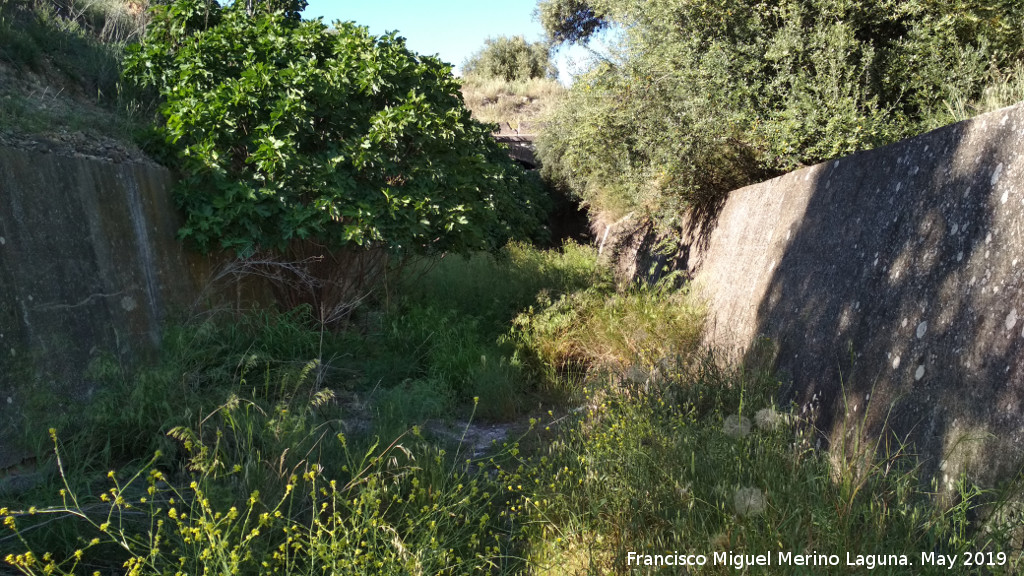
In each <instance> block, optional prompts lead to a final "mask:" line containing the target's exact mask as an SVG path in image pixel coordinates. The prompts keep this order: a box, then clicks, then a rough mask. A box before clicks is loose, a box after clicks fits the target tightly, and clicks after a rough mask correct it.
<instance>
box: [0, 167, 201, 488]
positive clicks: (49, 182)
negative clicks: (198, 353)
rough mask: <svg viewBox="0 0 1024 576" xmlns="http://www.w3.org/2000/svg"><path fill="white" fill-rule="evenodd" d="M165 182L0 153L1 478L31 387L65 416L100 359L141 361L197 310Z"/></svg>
mask: <svg viewBox="0 0 1024 576" xmlns="http://www.w3.org/2000/svg"><path fill="white" fill-rule="evenodd" d="M172 183H173V180H172V177H171V174H170V173H169V172H168V171H167V170H165V169H163V168H161V167H159V166H156V165H153V164H149V163H140V162H125V163H113V162H110V161H101V160H98V159H92V158H83V157H78V158H76V157H69V156H64V155H58V154H46V153H40V152H31V151H25V150H19V149H14V148H6V147H0V471H2V470H3V469H5V468H6V467H8V466H10V465H13V464H15V463H16V460H17V459H18V456H20V455H21V454H23V452H22V451H21V450H20V449H19V447H18V446H17V442H16V439H17V437H18V434H16V433H14V432H13V430H17V429H20V428H23V425H24V422H22V420H23V419H24V418H25V417H26V416H25V414H26V411H24V410H23V407H24V405H25V403H26V402H29V401H31V400H30V395H29V394H27V392H28V390H29V388H32V389H33V390H34V393H33V394H32V395H31V396H32V398H40V397H44V396H46V395H45V394H39V392H40V391H43V392H49V393H51V395H52V397H53V398H54V399H55V400H54V401H55V402H59V403H60V404H61V406H58V405H54V406H53V408H54V409H55V410H56V409H60V408H65V409H73V408H74V405H75V403H76V402H77V401H81V400H83V399H85V398H87V397H88V396H89V395H90V394H91V393H92V392H93V383H91V382H89V381H88V379H87V378H86V377H85V376H84V372H85V370H86V368H87V367H88V365H89V362H90V361H91V360H92V359H93V358H94V357H95V356H96V355H97V354H98V353H100V352H113V353H115V354H117V355H119V356H120V357H121V358H123V359H126V360H127V359H137V358H139V357H140V355H144V354H145V353H146V352H147V351H150V350H152V349H153V348H154V345H155V344H156V343H157V341H158V339H159V329H160V325H161V322H162V321H163V320H164V319H165V318H166V317H167V315H168V314H172V313H174V312H175V311H184V310H185V309H187V308H188V307H190V306H192V305H193V304H194V300H195V298H196V296H197V290H196V288H197V286H198V284H199V280H198V279H199V278H200V277H202V276H203V274H204V273H205V271H204V270H199V269H197V268H196V266H194V265H190V264H189V260H188V258H186V255H185V253H184V252H183V250H182V248H181V245H180V243H179V242H178V241H177V240H176V237H175V234H176V232H177V229H178V227H179V224H180V222H179V219H178V216H177V214H178V213H177V210H176V209H175V207H174V205H173V203H172V201H171V197H170V188H171V185H172ZM199 265H200V266H201V265H202V264H201V263H199ZM41 388H42V389H44V390H40V389H41Z"/></svg>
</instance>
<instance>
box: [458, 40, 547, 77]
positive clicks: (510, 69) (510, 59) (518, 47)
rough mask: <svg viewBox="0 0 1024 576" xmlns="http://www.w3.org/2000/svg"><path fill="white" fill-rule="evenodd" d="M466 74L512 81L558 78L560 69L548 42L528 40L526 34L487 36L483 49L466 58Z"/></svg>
mask: <svg viewBox="0 0 1024 576" xmlns="http://www.w3.org/2000/svg"><path fill="white" fill-rule="evenodd" d="M462 74H463V75H464V76H482V77H484V78H500V79H502V80H505V81H506V82H512V81H515V80H518V81H525V80H531V79H534V78H554V77H555V74H556V70H555V66H554V65H553V64H552V63H551V60H550V57H549V55H548V47H547V44H545V43H544V42H527V41H526V39H525V38H523V37H522V36H512V37H511V38H510V37H508V36H499V37H497V38H489V39H487V41H486V42H485V43H484V46H483V48H481V49H480V50H479V51H477V53H476V54H473V55H472V56H470V57H469V58H468V59H466V61H465V62H464V63H463V64H462Z"/></svg>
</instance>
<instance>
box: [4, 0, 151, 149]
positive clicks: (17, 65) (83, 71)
mask: <svg viewBox="0 0 1024 576" xmlns="http://www.w3.org/2000/svg"><path fill="white" fill-rule="evenodd" d="M148 6H149V3H148V2H147V1H143V0H140V1H134V0H93V1H90V2H63V1H59V0H26V1H17V2H16V1H11V0H5V1H3V2H0V77H2V78H3V80H4V86H3V87H0V128H4V129H7V130H13V131H16V132H24V133H35V132H43V131H52V130H55V129H56V128H63V129H65V130H71V131H79V130H82V131H89V132H92V133H98V134H103V135H107V136H113V137H117V138H125V139H127V138H128V137H130V136H131V135H132V133H133V132H135V131H136V130H137V127H136V126H135V122H136V120H135V117H136V116H137V115H138V112H139V107H140V105H139V103H138V102H137V101H135V100H134V99H133V97H132V95H128V94H125V93H123V92H122V90H121V86H120V75H121V63H120V61H121V56H122V53H123V51H124V48H125V46H126V45H127V44H128V43H130V42H133V41H136V40H137V39H138V38H139V36H140V34H141V33H142V31H143V30H144V29H145V25H146V21H147V16H146V10H147V8H148Z"/></svg>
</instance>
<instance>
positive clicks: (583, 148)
mask: <svg viewBox="0 0 1024 576" xmlns="http://www.w3.org/2000/svg"><path fill="white" fill-rule="evenodd" d="M1022 6H1024V5H1022V4H1020V3H1014V2H996V3H971V2H968V3H964V2H959V3H942V2H931V1H924V0H915V1H910V2H905V1H898V2H897V1H879V2H836V1H833V0H787V1H784V2H751V1H746V0H736V1H733V0H729V1H726V2H693V1H689V0H657V1H653V2H608V1H604V0H591V1H587V2H581V1H579V0H545V1H543V2H541V4H540V14H541V18H542V22H543V23H544V24H545V26H546V27H547V29H548V33H549V35H550V37H551V38H552V39H553V40H554V41H556V42H578V41H585V40H586V39H587V38H589V37H590V36H591V35H592V34H594V33H595V32H596V31H599V30H602V29H604V28H606V27H608V26H617V28H616V29H617V30H618V31H619V33H618V36H617V37H619V38H621V43H620V45H619V46H618V47H617V49H616V50H615V51H614V53H613V54H612V56H611V57H610V58H609V59H607V60H604V61H601V62H600V63H598V64H597V65H596V66H595V67H594V69H593V70H592V71H591V72H590V73H588V74H586V75H584V76H582V77H580V78H578V79H577V81H576V83H575V85H574V86H573V88H572V90H571V91H570V93H569V97H568V98H567V99H566V101H565V103H564V105H562V106H560V107H559V108H558V109H557V111H556V112H555V113H554V114H553V116H552V118H551V119H550V122H549V124H548V128H547V130H546V131H545V134H544V135H543V138H542V140H541V141H540V142H539V152H540V156H541V161H542V162H543V164H544V166H545V170H546V171H547V174H548V175H549V176H551V177H552V178H555V179H557V180H560V181H563V182H565V183H566V184H568V185H569V186H570V187H571V188H572V189H573V190H574V191H575V192H576V193H577V194H578V195H579V196H580V197H581V198H582V199H583V200H585V201H586V202H588V203H589V204H591V205H593V206H595V207H597V208H599V209H602V210H606V211H609V212H612V213H618V214H624V213H626V212H629V211H640V212H641V213H643V214H647V215H653V216H658V217H660V218H659V220H660V221H661V222H666V223H669V224H670V223H671V222H672V221H673V220H672V218H673V217H674V216H676V215H678V214H681V213H682V212H684V211H685V210H687V209H688V208H689V207H690V206H695V205H696V206H701V205H707V204H709V203H714V202H716V201H717V200H718V199H720V198H721V197H722V196H723V195H724V194H725V193H726V192H728V191H729V190H731V189H734V188H737V187H739V186H741V185H745V184H748V183H751V182H753V181H756V180H759V179H762V178H765V177H767V176H771V175H775V174H779V173H781V172H783V171H787V170H791V169H793V168H795V167H799V166H802V165H809V164H813V163H816V162H819V161H821V160H824V159H827V158H833V157H837V156H842V155H845V154H849V153H851V152H854V151H856V150H862V149H866V148H873V147H876V146H880V145H883V144H887V143H890V142H893V141H896V140H899V139H901V138H906V137H908V136H912V135H915V134H918V133H920V132H922V131H925V130H929V129H932V128H935V127H938V126H941V125H944V124H947V123H949V122H950V121H952V120H953V119H954V116H952V115H951V114H950V107H949V106H948V105H947V102H955V101H957V100H958V99H960V100H962V101H963V102H975V101H977V100H978V99H979V98H980V97H982V95H983V92H984V90H985V88H986V86H988V85H989V84H990V83H991V82H993V81H997V80H999V79H1001V78H1004V77H1006V76H1007V75H1008V74H1010V72H1011V70H1012V68H1013V65H1014V63H1016V62H1020V61H1021V60H1022V58H1024V52H1022V48H1021V47H1022V46H1024V41H1022V34H1024V32H1022V30H1024V7H1022ZM615 37H616V36H614V35H612V36H611V38H615Z"/></svg>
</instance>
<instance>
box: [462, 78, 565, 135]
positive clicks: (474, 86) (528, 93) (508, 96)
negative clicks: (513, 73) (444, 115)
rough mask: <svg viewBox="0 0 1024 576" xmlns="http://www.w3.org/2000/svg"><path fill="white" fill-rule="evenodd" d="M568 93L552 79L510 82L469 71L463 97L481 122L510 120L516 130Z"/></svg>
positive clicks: (534, 119)
mask: <svg viewBox="0 0 1024 576" xmlns="http://www.w3.org/2000/svg"><path fill="white" fill-rule="evenodd" d="M565 93H566V90H565V88H564V87H563V86H562V85H561V84H559V83H558V81H557V80H552V79H550V78H531V79H529V80H512V81H507V80H504V79H502V78H487V77H482V76H479V75H473V74H470V75H467V76H465V77H463V79H462V96H463V98H464V99H465V101H466V107H467V108H469V109H470V111H472V112H473V117H474V118H476V119H477V120H479V121H481V122H489V123H502V122H507V123H509V125H510V127H511V128H512V129H513V130H519V129H520V126H521V125H525V124H526V123H529V122H534V121H536V120H538V119H539V118H540V117H541V116H542V115H543V114H544V113H545V112H546V111H547V110H549V109H550V108H551V107H553V106H555V105H557V104H558V102H559V101H560V100H561V99H562V97H563V96H564V95H565ZM534 128H536V126H535V127H534Z"/></svg>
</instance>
